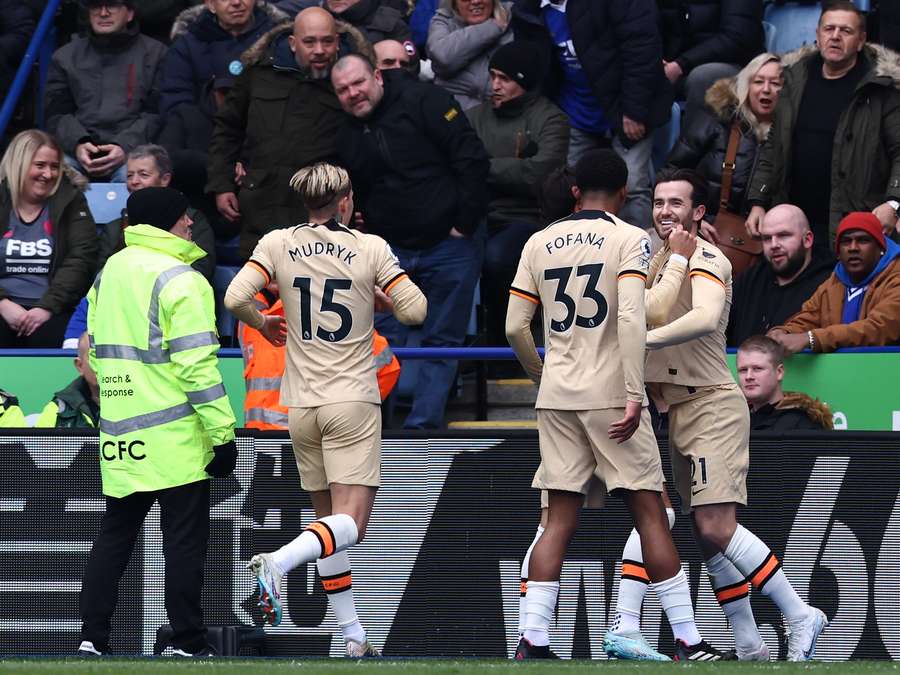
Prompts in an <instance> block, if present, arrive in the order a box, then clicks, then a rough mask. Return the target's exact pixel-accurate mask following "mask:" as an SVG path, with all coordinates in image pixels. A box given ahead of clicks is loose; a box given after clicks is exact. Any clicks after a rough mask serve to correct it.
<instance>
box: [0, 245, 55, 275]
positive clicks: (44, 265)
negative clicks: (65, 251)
mask: <svg viewBox="0 0 900 675" xmlns="http://www.w3.org/2000/svg"><path fill="white" fill-rule="evenodd" d="M4 248H5V251H4V253H5V254H6V270H5V272H6V274H23V273H24V274H47V273H48V272H49V271H50V256H51V255H53V246H52V245H51V243H50V239H46V238H45V239H38V240H37V241H22V240H20V239H14V238H12V237H10V238H8V239H6V240H5V246H4Z"/></svg>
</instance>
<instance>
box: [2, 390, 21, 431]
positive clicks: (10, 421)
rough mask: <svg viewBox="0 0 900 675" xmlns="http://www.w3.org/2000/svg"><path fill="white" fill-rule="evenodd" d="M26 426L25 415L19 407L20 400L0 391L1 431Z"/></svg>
mask: <svg viewBox="0 0 900 675" xmlns="http://www.w3.org/2000/svg"><path fill="white" fill-rule="evenodd" d="M24 426H25V414H24V413H23V412H22V409H21V408H20V407H19V399H17V398H16V397H15V396H13V395H12V394H10V393H9V392H8V391H3V390H2V389H0V429H17V428H20V427H24Z"/></svg>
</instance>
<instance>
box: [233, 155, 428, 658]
mask: <svg viewBox="0 0 900 675" xmlns="http://www.w3.org/2000/svg"><path fill="white" fill-rule="evenodd" d="M291 186H292V187H293V188H294V189H295V190H296V191H297V192H299V193H300V195H301V196H302V197H303V201H304V203H305V204H306V208H307V210H308V211H309V219H310V222H308V223H305V224H302V225H298V226H296V227H290V228H286V229H282V230H275V231H273V232H270V233H269V234H267V235H266V236H265V237H263V238H262V239H261V240H260V241H259V243H258V244H257V246H256V249H255V250H254V251H253V255H252V256H251V257H250V260H249V261H248V262H247V264H246V265H245V266H244V267H243V269H242V270H241V271H240V272H239V273H238V275H237V276H236V277H235V278H234V280H233V281H232V283H231V286H230V287H229V289H228V292H227V294H226V296H225V305H226V307H227V308H228V309H229V310H231V311H232V312H233V313H234V314H235V316H237V318H238V319H240V320H241V321H244V322H245V323H246V324H247V325H249V326H252V327H253V328H256V329H257V330H259V331H260V332H261V333H262V334H263V335H264V336H265V337H266V338H267V339H268V340H270V341H271V342H272V343H273V344H276V345H278V344H283V343H284V342H285V332H284V331H285V326H284V323H286V328H287V335H286V342H287V354H286V366H285V374H284V378H283V380H282V385H281V403H282V405H284V406H286V407H287V408H288V427H289V429H290V435H291V441H292V443H293V446H294V454H295V457H296V460H297V467H298V469H299V472H300V482H301V484H302V486H303V488H304V489H306V490H308V491H309V492H310V493H311V498H312V501H313V506H314V507H315V509H316V516H317V520H316V521H314V522H313V523H312V524H310V525H309V526H308V527H307V528H306V530H305V531H304V532H303V533H302V534H301V535H300V536H299V537H297V538H296V539H295V540H294V541H292V542H289V543H288V544H286V545H285V546H283V547H282V548H281V549H279V550H278V551H275V552H274V553H265V554H261V555H257V556H254V557H253V558H252V559H251V561H250V568H251V570H252V571H253V572H254V573H255V574H256V576H257V578H258V580H259V593H260V606H261V607H262V609H263V613H264V614H265V615H266V618H267V619H268V620H269V621H270V622H271V623H273V624H277V623H278V622H279V621H280V619H281V605H280V594H279V582H280V580H281V576H282V575H283V574H286V573H287V572H288V571H290V570H291V569H293V568H294V567H296V566H298V565H300V564H303V563H305V562H311V561H313V560H316V559H319V562H318V571H319V576H320V577H321V578H322V580H323V585H324V586H325V590H326V592H327V593H328V594H329V599H330V600H331V601H332V606H333V609H334V611H335V614H336V615H337V618H338V623H339V624H340V625H341V627H342V629H343V631H344V638H345V640H346V642H347V651H348V654H349V655H351V656H362V655H371V654H372V653H373V652H374V649H373V648H371V647H370V645H368V642H367V641H366V638H365V633H364V632H363V631H362V629H361V627H360V626H359V622H358V620H357V618H356V611H355V609H354V608H353V600H352V595H349V593H350V567H349V560H348V558H347V556H346V553H344V552H343V551H344V549H346V548H348V547H349V546H352V545H353V544H355V543H357V542H358V541H361V540H362V538H363V534H364V532H365V529H366V525H367V523H368V519H369V515H370V513H371V509H372V504H373V502H374V499H375V490H376V489H377V487H378V485H379V484H380V478H381V407H380V405H381V396H380V394H379V391H378V382H377V377H376V368H375V361H374V357H373V354H372V335H373V316H374V311H375V303H376V301H378V302H379V303H380V305H381V306H382V307H388V308H390V309H392V310H393V313H394V315H395V316H396V317H397V319H398V320H399V321H400V322H401V323H404V324H409V325H415V324H419V323H421V322H422V321H424V319H425V313H426V309H427V302H426V300H425V296H424V295H423V294H422V292H421V291H420V290H419V288H418V287H417V286H416V285H415V284H413V283H412V282H411V281H410V280H409V278H408V277H407V276H406V273H405V272H404V271H403V270H402V269H401V268H400V266H399V263H398V261H397V258H396V257H395V256H394V254H393V252H392V251H391V249H390V247H389V246H388V244H387V242H385V241H384V240H383V239H381V238H380V237H377V236H375V235H371V234H365V233H362V232H358V231H355V230H351V229H349V228H348V227H347V226H346V225H343V224H342V223H346V222H349V221H350V218H351V217H352V215H353V190H352V188H351V186H350V180H349V178H348V176H347V172H346V171H344V170H343V169H341V168H338V167H335V166H331V165H329V164H324V163H320V164H316V165H314V166H312V167H307V168H304V169H301V170H300V171H298V172H297V174H296V175H295V176H294V177H293V179H292V180H291ZM272 282H276V283H277V284H278V289H279V293H280V295H281V298H282V300H283V302H284V318H283V319H279V318H278V317H274V316H270V317H264V316H263V315H262V314H261V313H260V312H259V311H258V310H257V309H256V308H255V305H254V303H253V297H254V296H255V295H256V293H257V292H258V291H259V290H260V289H262V288H264V287H265V286H267V285H269V284H270V283H272ZM348 598H349V600H348Z"/></svg>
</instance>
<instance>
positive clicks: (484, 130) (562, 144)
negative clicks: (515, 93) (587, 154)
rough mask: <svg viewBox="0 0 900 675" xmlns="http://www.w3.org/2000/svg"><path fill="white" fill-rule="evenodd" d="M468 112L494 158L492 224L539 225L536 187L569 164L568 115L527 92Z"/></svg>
mask: <svg viewBox="0 0 900 675" xmlns="http://www.w3.org/2000/svg"><path fill="white" fill-rule="evenodd" d="M466 115H467V116H468V118H469V122H470V123H471V124H472V128H473V129H475V133H476V134H478V137H479V138H480V139H481V142H482V143H484V147H485V149H486V150H487V153H488V155H490V157H491V170H490V174H489V176H488V188H489V190H490V198H491V201H490V204H489V206H488V227H489V228H490V229H491V230H497V229H499V228H502V227H503V226H504V225H507V224H509V223H511V222H514V221H528V222H531V223H539V222H540V214H539V211H540V209H539V208H538V200H537V191H538V188H539V187H540V185H541V183H543V181H544V179H545V178H546V177H547V175H548V174H549V173H550V172H551V171H553V170H554V169H556V168H557V167H560V166H563V165H565V163H566V156H567V154H568V152H569V120H568V118H567V117H566V114H565V113H564V112H563V111H562V110H560V109H559V108H557V107H556V106H555V105H554V104H553V103H552V102H551V101H550V100H548V99H547V98H545V97H544V96H541V95H540V94H538V93H536V92H526V93H525V94H523V95H522V96H520V97H519V98H516V99H513V100H512V101H507V102H506V103H505V104H503V105H502V106H500V107H499V108H494V107H493V106H492V105H491V103H490V102H487V103H482V104H481V105H479V106H476V107H474V108H472V109H471V110H469V111H468V112H467V113H466ZM505 292H506V291H504V293H505Z"/></svg>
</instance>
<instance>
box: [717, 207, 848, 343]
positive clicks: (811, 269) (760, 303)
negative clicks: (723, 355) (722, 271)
mask: <svg viewBox="0 0 900 675" xmlns="http://www.w3.org/2000/svg"><path fill="white" fill-rule="evenodd" d="M760 233H761V235H762V245H763V257H764V259H765V260H764V261H763V262H762V263H760V264H757V265H754V266H752V267H749V268H748V269H746V270H744V272H743V273H741V274H740V275H738V277H737V278H736V279H735V281H734V295H733V297H732V302H731V315H730V316H729V318H728V330H727V332H726V333H725V335H726V337H727V341H728V345H729V346H730V347H737V346H738V345H740V344H741V343H742V342H743V341H744V340H746V339H747V338H749V337H751V336H753V335H761V334H763V333H765V332H766V331H768V330H769V329H770V328H772V327H773V326H778V325H781V324H783V323H784V322H785V321H787V320H788V319H789V318H790V317H791V316H793V315H794V314H796V313H797V312H798V311H799V310H800V307H801V306H802V305H803V303H804V302H806V301H807V300H808V299H809V298H810V297H811V296H812V294H813V293H814V292H815V290H816V289H817V288H818V287H819V285H820V284H821V283H822V282H823V281H825V279H827V278H828V277H829V276H831V272H832V270H833V269H834V265H832V264H831V263H830V262H829V261H828V260H823V259H821V258H814V257H813V255H812V249H813V233H812V231H811V230H810V229H809V222H807V220H806V216H805V215H803V211H801V210H800V209H799V208H797V207H796V206H794V205H793V204H779V205H778V206H776V207H775V208H773V209H772V210H771V211H768V212H767V213H766V217H765V218H764V219H763V224H762V227H760Z"/></svg>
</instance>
